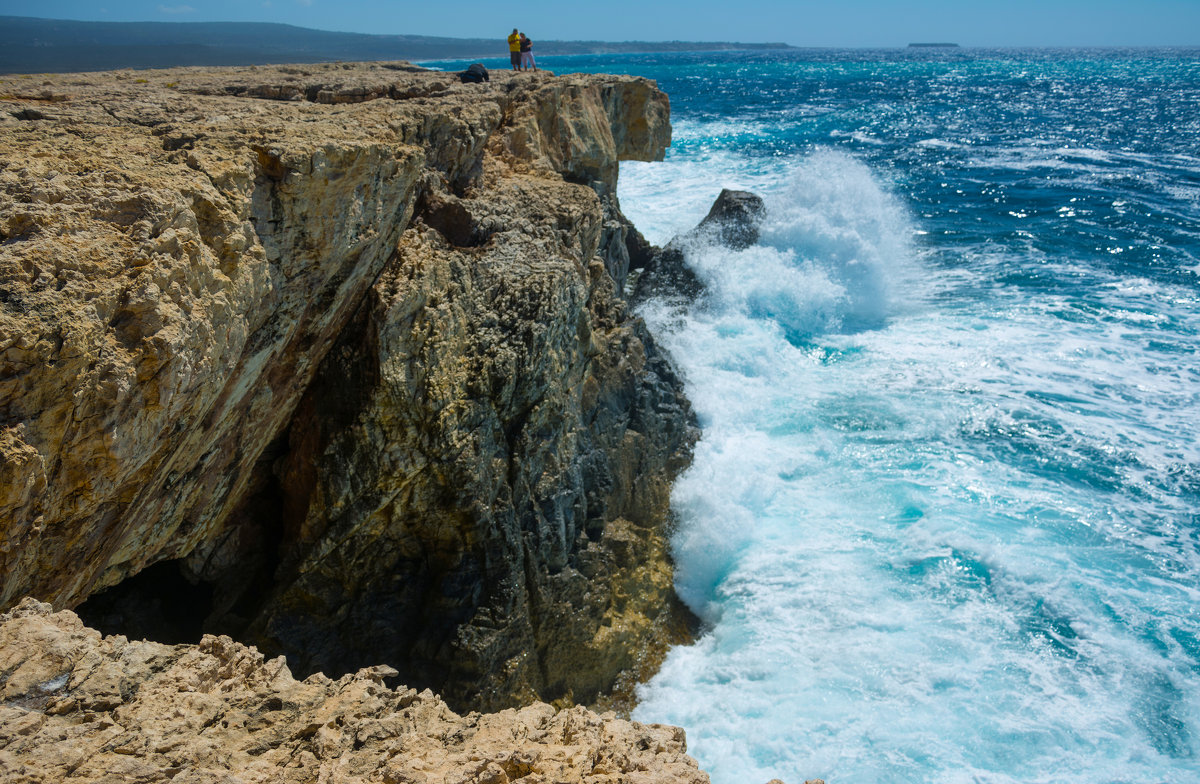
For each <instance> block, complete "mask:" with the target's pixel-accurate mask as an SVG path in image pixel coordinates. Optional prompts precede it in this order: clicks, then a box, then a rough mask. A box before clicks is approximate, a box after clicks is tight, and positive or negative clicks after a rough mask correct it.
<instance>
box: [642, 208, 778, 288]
mask: <svg viewBox="0 0 1200 784" xmlns="http://www.w3.org/2000/svg"><path fill="white" fill-rule="evenodd" d="M763 213H764V208H763V200H762V198H761V197H759V196H757V195H755V194H753V193H750V192H748V191H731V190H729V189H728V188H722V189H721V193H720V194H719V195H718V196H717V198H716V201H714V202H713V205H712V207H711V208H709V211H708V215H706V216H705V217H704V220H702V221H700V223H699V224H697V225H696V228H694V229H692V230H691V231H688V232H687V233H685V234H681V235H679V236H678V237H675V238H674V239H672V240H671V241H670V242H669V243H667V245H666V247H664V248H661V249H656V250H655V251H654V252H652V253H651V254H650V255H649V257H648V258H647V257H645V256H642V257H641V258H643V259H645V262H644V267H643V269H642V272H641V274H640V275H639V277H638V279H637V284H636V287H635V289H634V292H633V296H632V300H633V302H635V303H637V302H643V301H645V300H646V299H649V298H651V297H664V298H667V299H669V300H672V301H675V302H678V303H690V302H694V301H695V300H696V299H697V298H699V297H700V296H701V295H702V294H703V293H704V289H705V287H704V283H703V281H701V280H700V278H698V277H697V276H696V273H695V272H693V271H692V270H691V268H690V267H688V265H687V262H686V260H685V255H686V254H687V252H688V250H689V249H690V248H695V247H697V246H704V245H712V244H719V245H723V246H725V247H727V248H731V249H733V250H744V249H746V248H748V247H750V246H751V245H753V244H754V243H756V242H758V228H759V226H760V225H761V224H762V220H763ZM634 266H637V265H634Z"/></svg>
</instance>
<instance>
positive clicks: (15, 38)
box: [0, 16, 792, 73]
mask: <svg viewBox="0 0 1200 784" xmlns="http://www.w3.org/2000/svg"><path fill="white" fill-rule="evenodd" d="M507 33H508V31H507V30H498V31H497V32H496V37H495V38H441V37H436V36H426V35H367V34H362V33H335V32H330V31H327V30H312V29H309V28H305V27H295V26H293V25H286V24H270V23H254V22H77V21H69V20H61V19H38V18H34V17H25V16H0V73H54V72H60V73H61V72H68V71H108V70H114V69H118V68H169V67H174V66H185V65H203V66H218V65H271V64H277V63H318V62H330V61H335V60H346V61H352V60H353V61H358V60H410V61H419V60H451V59H454V60H457V59H467V58H483V57H507V55H508V49H507V45H506V44H505V41H504V37H505V35H507ZM790 48H792V47H790V46H788V45H787V44H783V43H769V44H763V43H757V44H751V43H736V42H730V41H624V42H611V41H544V40H541V39H538V42H537V53H538V55H539V56H544V55H561V54H619V53H625V52H629V53H633V52H688V51H734V50H744V49H755V50H763V49H790Z"/></svg>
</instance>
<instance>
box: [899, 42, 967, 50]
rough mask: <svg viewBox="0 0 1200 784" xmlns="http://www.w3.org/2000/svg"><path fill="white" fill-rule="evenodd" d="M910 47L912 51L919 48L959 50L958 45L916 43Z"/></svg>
mask: <svg viewBox="0 0 1200 784" xmlns="http://www.w3.org/2000/svg"><path fill="white" fill-rule="evenodd" d="M908 47H909V48H910V49H912V48H917V49H939V48H949V49H957V48H958V44H950V43H915V44H909V45H908Z"/></svg>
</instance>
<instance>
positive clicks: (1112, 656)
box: [597, 53, 1200, 784]
mask: <svg viewBox="0 0 1200 784" xmlns="http://www.w3.org/2000/svg"><path fill="white" fill-rule="evenodd" d="M953 57H957V58H959V59H956V60H954V61H951V62H942V61H937V60H931V59H928V57H925V58H914V56H913V55H911V54H908V55H897V56H896V57H894V58H892V59H889V56H887V55H886V54H880V55H871V56H870V57H868V56H866V55H864V54H861V53H860V54H858V55H857V56H855V55H853V54H846V55H845V56H840V57H832V56H830V57H825V58H821V57H816V56H810V57H807V58H805V57H798V58H795V59H794V60H793V61H789V62H788V63H786V65H787V69H786V70H785V69H783V68H782V66H780V63H778V62H776V61H774V60H771V59H770V58H766V59H765V60H762V61H748V62H745V61H739V60H737V58H736V57H732V56H731V57H730V58H729V59H728V60H727V61H723V62H721V63H718V66H717V67H716V68H715V69H710V70H709V71H707V73H709V77H708V79H707V81H701V82H698V83H696V84H693V83H692V82H691V81H689V80H690V79H691V75H692V74H693V73H696V72H699V71H700V70H701V68H702V66H703V63H701V62H699V61H698V60H697V61H689V60H686V58H683V57H682V56H677V57H676V59H674V60H671V59H663V60H660V61H654V62H649V61H646V62H641V61H638V62H631V63H627V64H628V65H629V70H635V71H637V70H638V69H639V68H640V69H643V70H642V71H641V72H647V75H651V76H658V78H660V80H661V81H662V82H663V83H664V86H666V87H667V89H668V90H669V91H671V93H672V99H673V105H674V106H675V111H676V145H675V147H674V148H673V150H672V152H671V153H670V155H669V156H668V159H667V161H666V162H664V163H660V164H632V165H624V166H623V168H622V173H621V178H622V189H621V193H620V196H621V200H622V204H623V206H624V208H625V211H626V212H627V214H629V215H630V216H631V217H632V218H633V219H634V221H635V223H637V224H638V225H639V226H641V227H642V228H643V230H645V231H646V232H647V234H648V235H649V236H650V238H651V239H652V240H653V241H656V242H664V241H666V240H667V239H669V238H670V237H671V236H672V235H673V234H675V233H677V232H679V231H682V230H685V229H687V228H689V227H690V226H691V225H694V224H695V223H696V222H697V221H698V220H699V219H700V217H702V216H703V214H704V212H705V211H706V209H707V207H708V205H709V203H710V202H711V200H712V198H713V197H714V196H715V191H716V190H717V189H719V188H720V187H722V186H727V187H742V188H749V189H752V190H755V191H757V192H759V193H760V194H762V195H764V197H765V198H766V199H767V203H768V208H769V216H770V217H769V222H768V225H767V226H766V227H765V229H764V232H763V238H762V241H761V243H760V244H759V245H758V246H756V247H752V248H750V249H747V250H745V251H740V252H733V251H729V250H725V249H718V248H709V249H701V250H699V251H697V252H695V253H693V254H692V255H691V256H690V257H689V259H688V262H689V264H691V265H692V266H693V268H694V269H696V271H697V272H698V273H699V275H700V276H701V277H702V278H703V279H704V280H705V281H706V282H707V283H708V285H709V287H710V291H711V296H710V297H709V299H708V300H706V301H705V302H703V303H701V304H700V305H698V306H697V307H695V308H693V309H692V311H691V312H690V313H689V314H688V316H687V318H686V319H684V321H683V322H682V323H680V321H679V320H678V319H677V318H675V317H674V316H673V314H671V313H670V312H668V311H666V310H665V309H663V308H661V306H657V305H655V304H651V305H649V306H647V307H646V308H645V310H644V313H643V315H644V316H645V317H646V318H647V320H648V321H649V322H650V323H651V325H652V326H653V327H654V328H655V329H656V330H657V331H658V333H659V334H660V335H662V340H663V342H664V343H665V344H666V345H667V347H668V348H669V350H670V352H671V353H672V355H673V356H674V357H675V359H676V361H677V362H678V364H679V366H680V369H681V370H682V372H683V374H684V376H685V378H686V381H687V384H688V393H689V395H690V397H691V399H692V401H693V403H694V404H695V407H696V410H697V412H698V414H699V416H700V419H701V423H702V425H703V428H704V435H703V439H702V440H701V442H700V443H699V445H698V446H697V450H696V458H695V463H694V465H693V467H692V468H691V469H690V470H689V471H688V472H686V473H685V475H684V476H683V477H682V478H681V480H680V481H679V483H678V485H677V488H676V491H675V495H674V499H673V500H674V505H675V508H676V509H677V511H678V512H679V515H680V519H681V522H680V526H679V530H678V532H677V534H676V537H675V540H674V546H675V554H676V557H677V561H678V568H677V583H678V588H679V591H680V594H681V595H682V596H683V598H684V599H685V601H687V602H688V604H689V605H690V606H691V607H692V608H693V609H695V610H696V612H697V613H698V614H699V615H700V617H701V618H702V619H703V620H704V621H705V623H706V625H707V626H706V629H707V631H706V632H705V634H704V635H703V636H702V638H701V639H700V640H699V641H698V642H697V643H696V644H695V645H693V646H690V647H685V648H679V649H676V650H674V651H673V652H672V653H671V655H670V656H669V658H668V660H667V662H666V664H665V666H664V667H663V669H662V671H661V673H660V674H659V675H658V676H657V677H656V678H655V679H654V680H653V681H651V682H650V683H649V684H647V685H646V686H645V687H644V688H643V689H642V691H641V700H642V701H641V705H640V706H639V708H638V709H637V712H636V714H635V717H636V718H638V719H641V720H645V721H665V722H670V723H674V724H680V725H683V726H684V727H685V728H687V730H688V736H689V745H690V750H691V752H692V753H693V754H694V755H695V756H697V757H698V758H699V759H700V761H701V763H702V764H703V765H704V766H705V767H706V768H707V769H709V770H710V771H711V772H712V774H713V778H714V781H715V782H717V784H734V783H735V782H737V783H739V784H740V783H742V782H765V781H767V780H768V779H770V778H773V777H781V778H784V779H785V780H787V781H789V782H793V783H794V782H799V781H803V780H804V779H805V778H812V777H817V776H822V777H825V778H827V779H829V780H831V781H835V782H838V783H839V784H849V783H851V782H855V783H858V782H861V783H863V784H869V783H872V782H909V781H911V782H1031V781H1032V782H1039V781H1042V782H1078V783H1079V784H1084V783H1085V782H1086V783H1088V784H1096V783H1097V782H1135V781H1136V782H1189V781H1200V763H1198V761H1197V756H1198V755H1200V517H1198V512H1197V509H1198V506H1200V362H1198V361H1197V357H1196V354H1197V349H1200V281H1198V279H1197V264H1198V263H1200V160H1197V158H1196V157H1194V156H1195V150H1196V149H1200V127H1198V126H1200V119H1198V118H1200V111H1198V109H1197V107H1200V99H1198V95H1200V78H1198V74H1200V65H1198V63H1200V59H1198V58H1196V57H1195V55H1194V54H1192V55H1188V54H1187V53H1184V54H1182V55H1180V54H1179V53H1174V54H1172V55H1171V56H1169V57H1168V56H1166V55H1164V54H1162V53H1158V54H1155V53H1151V54H1145V53H1141V54H1139V53H1127V54H1126V55H1122V56H1118V55H1117V54H1113V53H1110V55H1104V56H1099V55H1094V54H1088V53H1059V54H1052V53H1025V54H1024V55H1023V56H1022V57H1017V56H1015V55H1013V56H1011V57H1008V58H1007V59H1005V58H999V59H997V58H992V59H988V58H981V59H979V60H974V59H972V58H971V56H969V55H967V54H964V55H953ZM873 58H874V59H873ZM1189 58H1190V59H1189ZM622 62H624V61H622ZM603 65H607V66H608V70H614V69H613V68H612V65H613V63H606V64H603ZM603 65H602V66H598V67H597V70H602V69H604V68H603ZM655 69H657V70H655ZM781 74H788V75H789V79H788V80H787V81H782V80H781V78H780V76H781ZM726 79H728V81H729V83H730V85H734V86H736V85H740V89H741V90H742V92H743V93H745V94H751V95H757V96H759V98H760V99H761V100H760V101H759V103H757V104H756V103H755V101H753V100H742V101H740V102H734V101H732V100H730V102H729V103H728V104H723V103H721V96H722V95H724V93H723V92H722V91H723V90H724V89H726V88H725V86H726ZM804 80H808V81H807V82H806V81H804ZM1180 85H1182V86H1180ZM734 86H729V88H728V89H729V90H730V91H731V92H732V91H733V90H734V89H735V87H734ZM755 87H757V92H756V91H755V89H753V88H755ZM1101 88H1103V89H1101ZM689 90H690V92H689ZM1164 91H1166V92H1164ZM1129 105H1136V106H1141V107H1143V109H1144V110H1145V111H1146V112H1155V113H1156V114H1154V115H1153V117H1152V118H1147V119H1146V122H1145V123H1144V125H1142V126H1140V127H1138V128H1133V129H1130V128H1117V127H1115V126H1113V125H1111V124H1109V123H1108V122H1107V121H1106V120H1105V118H1106V117H1107V116H1108V109H1109V108H1111V107H1118V108H1119V107H1121V106H1129ZM1171 112H1175V113H1176V114H1174V115H1172V114H1171ZM1122 116H1125V117H1127V116H1128V115H1122ZM1143 116H1145V115H1143ZM1163 121H1170V122H1172V123H1174V125H1173V126H1172V127H1173V128H1174V134H1175V135H1174V136H1168V135H1164V134H1163V133H1162V132H1161V128H1160V123H1161V122H1163ZM1128 122H1132V121H1128ZM1189 145H1190V146H1189Z"/></svg>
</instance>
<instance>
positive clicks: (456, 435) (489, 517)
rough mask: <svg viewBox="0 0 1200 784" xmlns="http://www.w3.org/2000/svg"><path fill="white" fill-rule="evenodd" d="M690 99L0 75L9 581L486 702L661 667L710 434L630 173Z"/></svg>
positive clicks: (290, 73) (624, 678)
mask: <svg viewBox="0 0 1200 784" xmlns="http://www.w3.org/2000/svg"><path fill="white" fill-rule="evenodd" d="M667 113H668V108H667V101H666V96H665V95H663V94H662V93H661V92H659V91H658V90H657V89H656V88H655V87H654V85H653V84H652V83H650V82H648V81H646V80H643V79H636V78H629V77H605V76H570V77H553V76H550V75H541V74H538V75H534V74H515V73H509V72H499V73H497V74H495V75H494V76H493V79H492V81H491V82H490V83H488V84H483V85H477V84H466V85H464V84H459V83H458V82H457V80H456V79H455V78H454V76H453V75H452V74H437V73H429V72H419V71H417V70H415V69H412V68H411V67H409V66H406V65H404V64H329V65H314V66H304V67H286V66H281V67H259V68H241V69H212V70H207V69H174V70H169V71H145V72H132V71H129V72H116V73H109V74H82V75H81V74H74V75H59V76H48V77H36V78H18V77H9V78H0V526H2V527H0V580H2V582H0V607H11V606H12V605H13V603H14V602H15V601H17V600H18V599H19V598H20V597H22V596H24V595H26V594H31V595H33V596H35V597H38V598H39V599H43V600H47V601H50V602H52V603H53V604H54V605H55V606H56V607H60V608H62V607H79V609H80V612H81V613H83V614H84V615H85V617H88V618H91V619H93V620H94V622H95V623H97V624H100V625H101V626H102V628H105V629H106V630H109V631H122V630H126V629H129V630H131V633H134V629H135V627H139V625H140V627H139V628H136V633H137V634H145V635H147V636H150V637H151V638H158V639H160V640H167V641H184V640H190V641H195V640H198V639H199V635H200V633H201V632H217V633H226V634H229V635H232V636H234V637H236V638H237V639H239V640H241V641H243V642H252V643H254V644H256V645H257V646H259V648H260V649H262V650H264V651H266V652H268V653H269V654H271V655H274V654H277V653H286V654H287V655H288V660H289V661H290V662H291V663H292V666H293V667H295V668H296V670H297V671H298V672H301V673H305V674H306V673H310V672H316V671H324V672H326V673H329V674H332V675H335V676H336V675H338V674H340V673H345V672H353V671H355V670H357V669H359V668H360V667H364V666H370V665H377V664H387V665H390V666H393V667H395V668H396V669H398V670H400V672H401V673H402V676H403V678H404V679H405V680H406V681H407V682H409V683H412V684H415V685H418V686H420V687H425V686H430V687H433V688H435V689H437V690H438V691H440V692H442V693H444V694H445V696H446V698H447V699H448V700H449V701H450V702H451V704H452V705H454V706H455V707H456V708H486V709H497V708H501V707H505V706H510V705H516V704H521V703H522V702H524V701H528V700H530V699H535V698H538V699H546V700H558V699H561V700H565V701H572V700H573V701H577V702H588V703H591V702H595V701H597V700H600V699H602V697H603V695H605V694H607V693H610V692H611V691H612V690H613V689H614V688H616V689H619V688H620V687H621V686H622V684H625V685H626V686H627V685H628V684H629V683H630V682H631V681H632V680H634V679H636V678H637V677H639V676H641V675H644V674H646V673H647V672H649V671H651V670H652V669H653V668H654V666H655V662H656V661H657V657H658V656H660V655H661V653H662V652H663V651H664V650H665V648H666V646H667V645H668V644H670V643H671V642H672V641H678V640H682V639H686V637H687V634H688V629H687V625H688V621H689V619H688V617H687V614H686V612H685V611H683V610H682V609H681V608H680V607H679V605H678V602H677V600H676V599H675V597H674V594H673V591H672V588H671V583H672V579H671V568H670V563H669V559H668V558H667V550H666V526H667V523H668V508H667V501H668V496H669V489H670V484H671V481H672V479H673V478H674V476H675V475H676V473H677V472H678V471H679V470H681V469H682V468H683V467H684V466H685V465H686V463H687V461H688V459H689V455H690V448H691V444H692V442H693V441H694V439H695V433H696V431H695V428H694V425H693V422H692V417H691V412H690V409H689V407H688V404H687V401H686V400H685V399H684V398H683V396H682V392H681V384H680V383H679V380H678V379H677V378H676V376H675V374H674V373H673V372H672V370H671V367H670V365H669V363H668V362H667V360H666V358H665V357H664V356H662V354H661V352H660V351H659V350H658V349H657V347H656V346H655V344H654V342H653V340H652V339H651V337H650V336H649V335H648V334H647V333H646V331H645V328H644V326H643V325H642V323H641V322H640V321H639V320H637V319H635V318H633V317H632V316H631V315H630V313H629V310H628V308H627V307H626V304H625V302H624V301H623V299H622V297H621V295H620V292H621V291H622V289H623V286H624V278H625V275H626V273H627V271H628V268H629V263H630V254H631V252H632V253H634V254H635V255H636V254H637V253H639V252H644V249H639V246H638V243H637V242H636V237H635V236H634V235H633V234H632V232H631V231H630V228H629V226H628V222H627V221H625V220H624V218H623V216H621V215H620V210H619V205H617V203H616V199H615V196H614V195H613V194H614V193H615V184H616V174H617V162H618V160H620V159H623V158H639V159H654V158H658V157H661V155H662V153H663V150H664V148H665V146H666V145H667V143H668V142H669V134H670V129H669V125H668V124H667ZM185 595H186V596H187V597H188V599H187V602H188V603H187V604H186V605H185V604H184V603H183V597H184V596H185ZM179 619H183V620H185V621H188V622H189V625H188V628H175V627H174V626H172V624H175V623H176V622H177V621H178V620H179ZM171 638H174V639H171Z"/></svg>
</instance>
